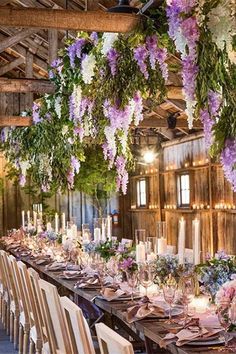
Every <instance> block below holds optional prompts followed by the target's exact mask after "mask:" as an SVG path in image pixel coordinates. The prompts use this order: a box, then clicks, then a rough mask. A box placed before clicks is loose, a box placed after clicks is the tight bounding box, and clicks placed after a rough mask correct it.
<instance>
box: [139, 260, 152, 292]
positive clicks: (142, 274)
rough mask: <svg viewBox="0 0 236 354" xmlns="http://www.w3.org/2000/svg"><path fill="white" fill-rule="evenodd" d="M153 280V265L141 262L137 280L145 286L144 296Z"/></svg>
mask: <svg viewBox="0 0 236 354" xmlns="http://www.w3.org/2000/svg"><path fill="white" fill-rule="evenodd" d="M153 280H154V267H153V266H152V265H151V264H143V265H141V266H140V268H139V281H140V283H141V285H142V286H143V287H144V288H145V296H146V297H148V296H147V290H148V288H149V286H151V285H152V284H153Z"/></svg>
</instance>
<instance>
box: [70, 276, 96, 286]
mask: <svg viewBox="0 0 236 354" xmlns="http://www.w3.org/2000/svg"><path fill="white" fill-rule="evenodd" d="M99 287H100V282H99V279H98V278H97V277H90V278H83V279H81V280H79V281H78V282H77V283H76V284H75V288H84V289H86V288H99Z"/></svg>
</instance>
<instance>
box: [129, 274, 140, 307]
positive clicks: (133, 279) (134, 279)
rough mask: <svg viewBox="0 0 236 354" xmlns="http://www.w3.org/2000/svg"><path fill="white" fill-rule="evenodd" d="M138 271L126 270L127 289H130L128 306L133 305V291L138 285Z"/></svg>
mask: <svg viewBox="0 0 236 354" xmlns="http://www.w3.org/2000/svg"><path fill="white" fill-rule="evenodd" d="M138 274H139V272H138V270H132V271H131V270H127V271H126V278H127V283H128V285H129V287H130V288H131V301H130V304H134V289H135V288H136V287H137V285H138V280H139V277H138Z"/></svg>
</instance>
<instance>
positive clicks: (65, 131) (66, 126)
mask: <svg viewBox="0 0 236 354" xmlns="http://www.w3.org/2000/svg"><path fill="white" fill-rule="evenodd" d="M67 132H68V125H63V127H62V131H61V133H62V135H66V133H67Z"/></svg>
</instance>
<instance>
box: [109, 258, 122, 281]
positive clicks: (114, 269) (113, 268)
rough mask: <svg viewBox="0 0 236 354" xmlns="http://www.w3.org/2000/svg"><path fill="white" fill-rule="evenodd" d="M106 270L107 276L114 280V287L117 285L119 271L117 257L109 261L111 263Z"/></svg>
mask: <svg viewBox="0 0 236 354" xmlns="http://www.w3.org/2000/svg"><path fill="white" fill-rule="evenodd" d="M106 268H107V274H108V275H110V277H111V278H112V285H113V286H114V285H115V284H116V276H117V274H118V271H119V268H118V261H117V260H116V258H115V257H112V258H111V259H109V261H108V262H107V264H106Z"/></svg>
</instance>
